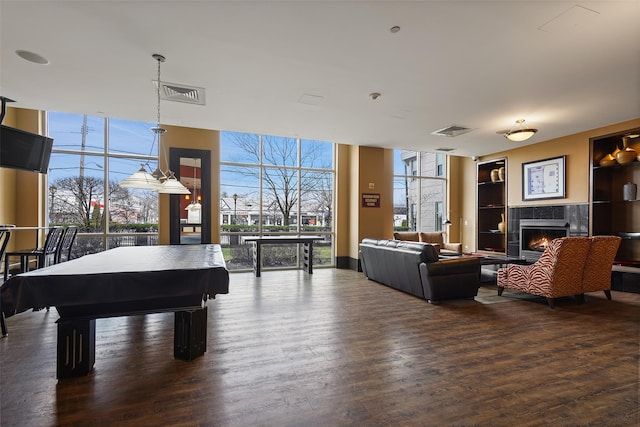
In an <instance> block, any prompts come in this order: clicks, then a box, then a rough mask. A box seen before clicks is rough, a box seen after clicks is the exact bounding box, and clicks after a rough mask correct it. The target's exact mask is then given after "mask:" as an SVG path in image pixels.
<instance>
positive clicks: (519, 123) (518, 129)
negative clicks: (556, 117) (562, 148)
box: [504, 119, 538, 142]
mask: <svg viewBox="0 0 640 427" xmlns="http://www.w3.org/2000/svg"><path fill="white" fill-rule="evenodd" d="M536 132H538V129H536V128H533V127H529V126H526V125H525V124H524V119H518V120H516V126H515V127H513V128H512V129H511V130H510V131H508V132H506V133H505V134H504V137H505V138H507V139H508V140H509V141H514V142H522V141H526V140H527V139H529V138H531V137H532V136H533V135H534V134H535V133H536Z"/></svg>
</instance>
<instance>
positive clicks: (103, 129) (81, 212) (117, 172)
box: [47, 112, 158, 256]
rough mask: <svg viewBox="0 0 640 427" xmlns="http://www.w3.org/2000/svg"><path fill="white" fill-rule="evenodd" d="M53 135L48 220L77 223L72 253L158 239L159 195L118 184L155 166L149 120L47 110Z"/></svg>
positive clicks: (154, 144) (151, 242)
mask: <svg viewBox="0 0 640 427" xmlns="http://www.w3.org/2000/svg"><path fill="white" fill-rule="evenodd" d="M47 126H48V129H47V134H48V135H49V136H50V137H52V138H53V139H54V143H53V150H52V154H51V160H50V162H49V172H48V174H47V179H48V186H49V193H48V194H49V197H48V200H47V202H48V204H49V206H48V209H47V212H48V213H49V224H50V225H75V226H78V227H79V233H78V237H77V238H76V244H75V245H74V248H73V254H74V255H75V256H81V255H85V254H88V253H94V252H100V251H103V250H106V249H109V248H114V247H118V246H133V245H138V246H140V245H154V244H157V240H158V194H157V193H155V192H153V191H150V190H140V189H133V188H124V187H120V185H119V183H120V181H122V180H123V179H125V178H126V177H128V176H129V175H131V174H132V173H133V172H135V171H136V170H138V169H139V168H140V165H141V164H145V165H147V168H148V169H150V170H154V169H155V168H156V166H157V161H158V160H157V159H158V156H157V150H158V148H157V141H156V140H155V139H154V134H153V132H151V128H152V127H153V126H154V124H153V123H145V122H135V121H127V120H119V119H109V118H105V117H94V116H87V115H78V114H67V113H58V112H49V113H48V119H47Z"/></svg>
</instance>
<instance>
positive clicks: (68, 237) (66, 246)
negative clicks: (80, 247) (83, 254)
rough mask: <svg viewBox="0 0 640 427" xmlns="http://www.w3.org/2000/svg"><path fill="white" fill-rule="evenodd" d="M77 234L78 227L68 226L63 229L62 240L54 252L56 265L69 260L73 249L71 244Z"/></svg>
mask: <svg viewBox="0 0 640 427" xmlns="http://www.w3.org/2000/svg"><path fill="white" fill-rule="evenodd" d="M77 234H78V227H74V226H69V227H67V228H65V229H64V234H63V235H62V239H61V240H60V244H59V245H58V249H57V250H56V261H55V263H56V264H58V263H61V262H65V261H69V260H70V259H71V249H72V248H73V243H74V242H75V241H76V235H77Z"/></svg>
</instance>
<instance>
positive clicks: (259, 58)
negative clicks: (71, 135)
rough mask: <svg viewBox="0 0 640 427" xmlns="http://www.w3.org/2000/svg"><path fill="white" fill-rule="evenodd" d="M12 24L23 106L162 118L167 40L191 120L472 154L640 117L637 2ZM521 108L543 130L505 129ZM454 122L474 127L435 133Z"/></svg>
mask: <svg viewBox="0 0 640 427" xmlns="http://www.w3.org/2000/svg"><path fill="white" fill-rule="evenodd" d="M0 24H1V30H0V40H1V42H0V49H1V57H0V60H1V66H0V95H2V96H5V97H8V98H11V99H13V100H15V101H17V102H16V103H13V104H11V106H16V107H24V108H34V109H45V110H56V111H65V112H74V113H85V114H90V115H99V114H104V115H106V116H110V117H119V118H125V119H131V120H144V121H149V122H155V120H156V94H155V86H154V85H153V83H152V82H153V80H155V79H156V77H157V76H156V73H157V63H156V61H155V60H154V59H153V58H152V57H151V55H152V54H153V53H160V54H162V55H164V56H166V58H167V60H166V62H165V63H164V64H163V65H162V81H163V82H170V83H177V84H184V85H190V86H198V87H204V88H205V89H206V106H197V105H190V104H185V103H178V102H170V101H162V104H161V105H162V107H161V111H162V120H161V121H162V122H163V123H165V124H172V125H179V126H188V127H197V128H206V129H222V130H232V131H245V132H261V133H265V134H272V135H281V136H298V137H302V138H308V139H317V140H328V141H334V142H341V143H346V144H354V145H367V146H380V147H396V148H405V149H420V150H433V149H439V148H447V147H450V148H454V149H455V150H454V151H452V154H457V155H462V156H473V155H483V154H490V153H495V152H497V151H501V150H505V149H510V148H513V147H518V146H522V145H524V144H530V143H536V142H540V141H545V140H549V139H552V138H556V137H560V136H565V135H569V134H573V133H577V132H581V131H585V130H588V129H593V128H596V127H600V126H604V125H608V124H613V123H617V122H621V121H625V120H629V119H633V118H638V117H640V1H638V0H631V1H572V2H567V1H455V0H452V1H411V2H403V1H321V0H316V1H289V2H275V1H254V2H247V1H227V2H216V1H157V2H152V1H99V0H85V1H53V0H51V1H25V0H19V1H7V0H0ZM394 25H398V26H400V27H401V30H400V31H399V32H397V33H395V34H393V33H391V32H390V28H391V27H392V26H394ZM19 49H23V50H28V51H32V52H35V53H38V54H40V55H42V56H44V57H46V58H47V59H48V60H49V61H50V63H49V64H48V65H37V64H34V63H30V62H27V61H25V60H23V59H22V58H20V57H18V56H17V55H16V54H15V51H16V50H19ZM371 92H380V93H381V94H382V96H381V97H380V98H379V99H378V100H377V101H372V100H370V99H369V94H370V93H371ZM304 95H312V96H306V97H305V96H304ZM301 98H302V100H303V101H305V100H308V99H311V100H313V101H318V102H317V103H316V104H317V105H310V104H308V103H305V102H307V101H305V102H300V100H301ZM520 118H523V119H526V120H527V122H530V123H531V124H533V125H535V126H536V127H538V128H539V129H540V130H539V132H538V133H537V134H536V135H535V136H534V137H533V138H532V139H530V140H529V141H527V142H526V143H513V142H509V141H507V140H506V139H504V138H503V137H502V136H501V135H498V134H496V132H497V131H499V130H503V129H508V128H510V127H512V126H513V125H514V123H515V120H517V119H520ZM452 124H455V125H461V126H465V127H469V128H472V129H473V131H472V132H470V133H467V134H464V135H461V136H458V137H453V138H451V137H442V136H434V135H430V133H431V132H433V131H435V130H438V129H441V128H444V127H447V126H449V125H452Z"/></svg>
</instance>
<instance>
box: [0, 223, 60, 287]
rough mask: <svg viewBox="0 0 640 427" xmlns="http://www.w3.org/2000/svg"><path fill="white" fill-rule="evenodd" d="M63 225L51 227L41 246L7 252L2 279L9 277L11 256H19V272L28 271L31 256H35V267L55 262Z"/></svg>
mask: <svg viewBox="0 0 640 427" xmlns="http://www.w3.org/2000/svg"><path fill="white" fill-rule="evenodd" d="M63 232H64V228H63V227H51V228H50V229H49V232H48V233H47V238H46V239H45V241H44V246H43V247H42V248H35V249H22V250H17V251H11V252H7V253H6V254H5V256H4V280H7V279H8V277H9V267H10V262H9V261H10V258H11V257H20V273H24V272H26V271H29V269H30V268H29V264H30V263H31V258H35V261H36V268H42V267H46V266H48V265H50V264H55V262H56V251H57V250H58V246H59V245H60V240H61V239H62V233H63Z"/></svg>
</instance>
